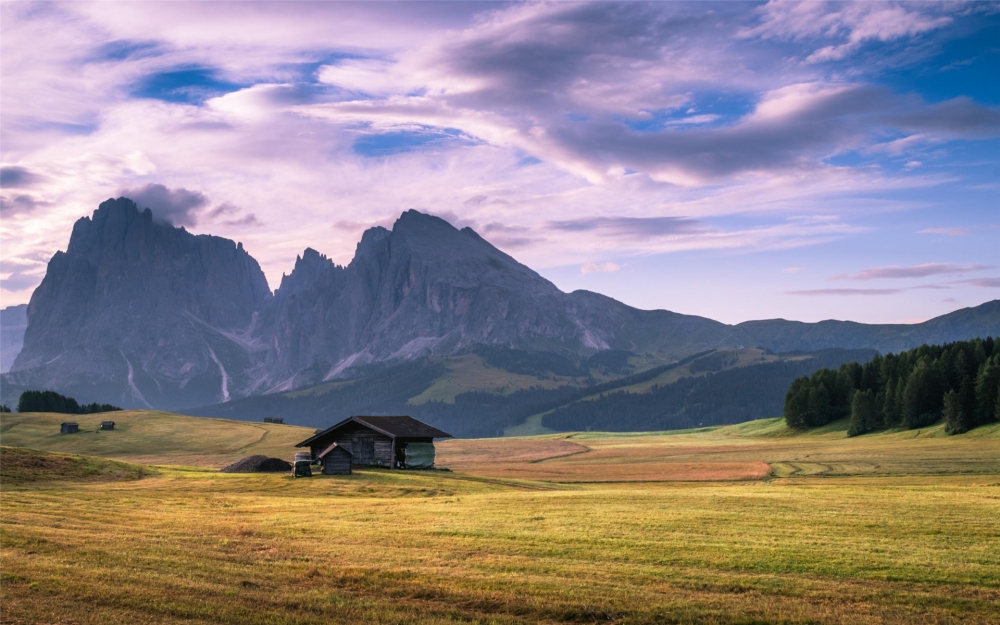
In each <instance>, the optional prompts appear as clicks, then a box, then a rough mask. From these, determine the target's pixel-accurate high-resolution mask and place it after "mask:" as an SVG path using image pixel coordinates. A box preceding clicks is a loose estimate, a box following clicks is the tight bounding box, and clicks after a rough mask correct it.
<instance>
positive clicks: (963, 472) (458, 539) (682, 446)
mask: <svg viewBox="0 0 1000 625" xmlns="http://www.w3.org/2000/svg"><path fill="white" fill-rule="evenodd" d="M118 414H121V417H118V416H116V417H115V419H116V421H119V423H123V422H124V423H126V424H127V425H128V427H125V428H123V429H122V430H121V431H120V432H118V431H117V430H116V432H105V433H101V434H95V433H93V432H81V433H80V434H71V435H58V434H56V435H53V434H51V431H52V429H53V428H52V427H51V426H52V425H53V424H55V425H56V428H55V429H56V431H58V427H57V425H58V422H59V420H60V419H59V416H58V415H18V414H14V415H2V418H0V430H2V436H3V444H4V445H16V446H17V447H18V449H13V450H12V449H10V448H8V447H4V448H2V449H0V504H2V526H0V554H2V565H3V566H2V578H0V582H2V583H0V592H2V597H0V599H2V619H0V620H2V622H4V623H79V624H85V623H87V624H89V623H102V624H103V623H130V624H131V623H234V624H236V623H241V624H242V623H250V624H255V623H260V624H275V623H296V624H309V623H369V622H370V623H470V622H471V623H560V622H569V623H593V622H615V623H741V624H749V623H1000V607H998V606H1000V549H998V545H1000V425H998V424H994V425H993V426H989V427H985V428H980V429H978V430H974V431H973V432H971V433H969V434H967V435H963V436H959V437H946V436H944V435H943V433H942V432H941V431H940V427H939V426H938V427H933V428H929V429H927V430H923V431H920V432H888V433H882V434H875V435H870V436H863V437H858V438H854V439H848V438H846V436H845V434H844V431H843V424H833V425H831V426H830V427H828V428H825V429H824V430H823V431H820V432H816V433H810V434H797V433H794V432H790V431H788V430H787V429H786V428H785V427H784V426H783V424H782V423H781V422H780V421H778V420H765V421H758V422H752V423H749V424H743V425H740V426H729V427H724V428H705V429H703V430H700V431H686V432H658V433H642V434H601V433H578V434H559V435H548V436H540V437H524V438H512V439H483V440H456V441H446V442H444V443H442V444H440V445H439V454H438V459H439V460H438V464H439V465H443V466H447V467H449V468H451V469H452V470H453V471H452V472H445V471H427V472H399V471H387V470H375V469H373V470H361V471H356V472H355V474H354V475H352V476H348V477H344V476H322V477H314V478H312V479H308V480H292V479H291V478H290V477H288V476H285V475H239V474H223V473H219V472H217V471H216V470H214V468H215V467H218V466H221V465H222V464H223V463H226V462H227V461H229V460H231V459H233V458H235V457H239V456H241V455H246V454H249V453H269V454H273V455H280V456H282V457H289V456H290V454H291V453H293V452H294V448H292V447H291V445H292V444H294V442H297V440H300V438H299V436H300V435H301V434H303V433H305V434H306V435H308V433H310V432H311V430H307V429H304V428H294V427H292V426H271V425H270V424H267V425H264V424H246V423H240V422H232V421H219V420H208V419H192V418H188V417H181V416H177V415H168V414H165V413H141V412H135V413H129V414H122V413H118ZM87 418H88V417H84V418H81V419H78V421H80V423H81V427H83V426H84V425H85V424H86V423H87V421H86V419H87ZM95 420H96V421H99V420H100V416H98V417H95ZM258 426H259V427H262V428H264V430H266V431H267V432H269V434H268V435H267V436H263V435H260V432H259V430H257V429H256V428H258ZM88 427H89V426H88ZM199 432H200V433H201V434H200V435H197V433H199ZM254 432H257V434H253V433H254ZM115 433H120V434H122V437H121V438H120V439H118V440H115V439H113V438H111V436H110V435H111V434H115ZM106 435H107V436H106ZM126 436H128V437H130V438H126ZM161 440H162V441H164V442H163V444H162V445H161V444H159V441H161ZM28 447H31V448H33V449H36V450H40V451H28V450H27V449H26V448H28ZM67 447H73V449H67ZM66 451H73V452H77V453H86V454H88V456H89V457H73V456H67V455H65V453H58V452H66ZM97 456H100V457H101V458H97ZM139 458H146V459H147V460H137V459H139ZM154 458H155V461H154V460H152V459H154ZM124 460H128V461H130V463H129V464H127V463H125V462H122V461H124ZM137 462H138V463H139V464H140V465H144V464H156V465H159V466H157V467H154V468H151V469H150V468H144V467H143V466H137V465H136V464H135V463H137ZM33 472H34V473H36V474H39V473H40V474H43V475H44V479H38V478H37V477H36V476H33V475H32V473H33ZM98 480H101V481H98Z"/></svg>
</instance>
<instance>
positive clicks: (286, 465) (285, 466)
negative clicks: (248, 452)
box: [222, 454, 292, 473]
mask: <svg viewBox="0 0 1000 625" xmlns="http://www.w3.org/2000/svg"><path fill="white" fill-rule="evenodd" d="M291 470H292V464H291V463H290V462H285V461H284V460H282V459H281V458H268V457H267V456H264V455H261V454H258V455H256V456H247V457H246V458H243V459H242V460H239V461H237V462H234V463H233V464H231V465H229V466H228V467H226V468H225V469H222V472H223V473H282V472H285V471H291Z"/></svg>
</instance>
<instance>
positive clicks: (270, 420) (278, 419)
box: [264, 417, 285, 423]
mask: <svg viewBox="0 0 1000 625" xmlns="http://www.w3.org/2000/svg"><path fill="white" fill-rule="evenodd" d="M284 422H285V418H284V417H264V423H284Z"/></svg>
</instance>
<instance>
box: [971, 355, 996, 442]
mask: <svg viewBox="0 0 1000 625" xmlns="http://www.w3.org/2000/svg"><path fill="white" fill-rule="evenodd" d="M998 388H1000V356H993V357H992V358H990V359H988V360H987V361H986V362H985V364H983V366H982V367H981V368H980V369H979V375H978V376H977V378H976V414H975V420H974V423H973V427H975V426H976V425H982V424H984V423H990V422H992V421H996V418H997V412H996V396H997V392H998Z"/></svg>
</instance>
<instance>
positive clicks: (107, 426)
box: [101, 421, 115, 430]
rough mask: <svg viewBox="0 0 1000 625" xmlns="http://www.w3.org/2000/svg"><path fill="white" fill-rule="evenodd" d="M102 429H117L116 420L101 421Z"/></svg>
mask: <svg viewBox="0 0 1000 625" xmlns="http://www.w3.org/2000/svg"><path fill="white" fill-rule="evenodd" d="M101 429H102V430H113V429H115V422H114V421H101Z"/></svg>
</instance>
